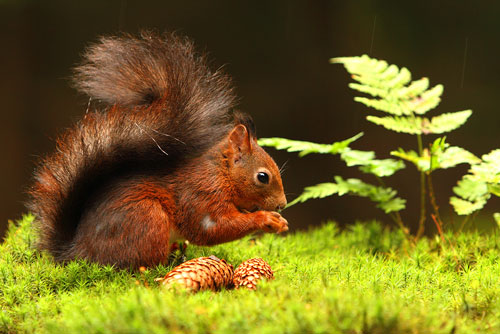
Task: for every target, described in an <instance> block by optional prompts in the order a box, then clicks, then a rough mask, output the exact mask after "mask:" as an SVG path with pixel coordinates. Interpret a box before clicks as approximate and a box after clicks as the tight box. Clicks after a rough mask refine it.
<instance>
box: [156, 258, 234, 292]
mask: <svg viewBox="0 0 500 334" xmlns="http://www.w3.org/2000/svg"><path fill="white" fill-rule="evenodd" d="M233 273H234V272H233V266H232V265H231V264H228V263H227V262H226V261H225V260H221V259H219V258H217V257H216V256H213V255H212V256H210V257H199V258H196V259H192V260H189V261H187V262H184V263H182V264H180V265H178V266H177V267H175V268H174V269H172V271H171V272H169V273H168V274H167V275H166V276H165V278H164V280H163V285H164V286H166V287H172V286H174V285H179V286H181V287H185V288H187V289H189V290H191V291H199V290H207V289H210V290H219V289H221V288H222V287H230V286H232V283H233Z"/></svg>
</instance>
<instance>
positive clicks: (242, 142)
mask: <svg viewBox="0 0 500 334" xmlns="http://www.w3.org/2000/svg"><path fill="white" fill-rule="evenodd" d="M229 143H230V145H231V147H232V149H233V152H234V154H235V160H239V159H240V158H241V155H243V154H246V153H251V152H252V143H251V140H250V134H249V133H248V130H247V128H246V127H245V126H244V125H243V124H238V125H236V126H235V127H234V128H233V129H232V130H231V132H230V133H229Z"/></svg>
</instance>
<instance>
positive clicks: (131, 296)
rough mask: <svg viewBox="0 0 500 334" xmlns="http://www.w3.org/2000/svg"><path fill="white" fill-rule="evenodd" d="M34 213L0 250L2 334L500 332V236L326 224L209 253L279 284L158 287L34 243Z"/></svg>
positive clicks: (193, 250) (143, 276)
mask: <svg viewBox="0 0 500 334" xmlns="http://www.w3.org/2000/svg"><path fill="white" fill-rule="evenodd" d="M31 219H32V218H31V217H25V218H24V219H23V220H22V221H20V222H18V223H17V224H11V226H10V229H9V233H8V236H7V238H6V240H5V242H4V243H3V244H1V245H0V307H1V311H0V333H15V332H21V333H23V332H37V333H45V332H48V333H63V332H64V333H110V332H114V333H158V332H169V333H211V332H217V333H247V332H248V333H250V332H253V333H279V332H285V333H477V332H480V333H500V299H499V297H500V264H499V258H500V255H499V254H500V252H499V244H500V237H499V236H498V235H497V234H491V235H478V234H475V233H467V234H461V235H459V236H458V237H451V236H449V240H447V241H446V242H442V241H440V240H439V239H438V238H436V239H424V240H422V241H420V242H419V243H418V244H417V245H415V246H412V245H409V244H408V243H407V242H406V241H405V240H404V237H403V236H402V235H401V234H400V233H399V232H391V231H388V230H385V229H383V228H382V227H381V226H380V225H378V224H376V223H366V224H356V225H353V226H352V227H351V228H349V229H348V230H346V231H342V232H340V231H339V229H338V228H337V227H336V226H335V224H333V223H329V224H325V225H324V226H322V227H321V228H316V229H312V230H310V231H308V232H300V233H295V234H290V235H288V236H286V237H279V236H276V235H265V236H263V237H261V238H257V239H255V240H254V239H250V238H245V239H243V240H240V241H236V242H233V243H229V244H225V245H220V246H217V247H211V248H202V247H194V246H190V247H188V251H187V257H188V258H194V257H198V256H205V255H209V254H214V255H216V256H218V257H220V258H224V259H226V260H228V261H229V262H230V263H232V264H233V265H235V266H236V265H238V264H239V263H240V262H242V261H243V260H245V259H248V258H251V257H256V256H260V257H262V258H264V259H265V260H266V261H268V262H269V263H270V265H271V267H272V268H273V269H274V270H275V277H276V279H275V280H273V281H270V282H263V283H262V284H260V285H259V289H258V290H257V291H245V290H242V289H240V290H227V291H221V292H211V291H205V292H201V293H198V294H192V293H187V292H174V291H165V290H163V289H161V288H160V287H159V286H158V283H156V282H155V281H154V279H155V278H157V277H161V276H163V275H165V273H166V272H167V271H169V269H170V267H161V266H160V267H157V268H153V269H149V270H147V271H146V272H144V273H140V272H131V271H127V270H123V271H116V270H114V269H113V268H111V267H103V266H98V265H95V264H89V263H86V262H84V261H75V262H71V263H69V264H67V265H65V266H62V265H57V264H54V263H53V261H52V260H51V258H50V257H49V256H47V255H46V254H40V253H39V252H37V251H35V250H34V249H33V248H32V247H33V242H34V238H35V236H34V233H33V231H31V228H30V226H31V224H30V222H31Z"/></svg>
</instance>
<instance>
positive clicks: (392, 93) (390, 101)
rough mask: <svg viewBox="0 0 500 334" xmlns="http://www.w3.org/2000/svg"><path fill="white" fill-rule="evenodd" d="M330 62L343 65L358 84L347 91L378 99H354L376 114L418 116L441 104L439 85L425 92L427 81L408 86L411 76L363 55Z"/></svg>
mask: <svg viewBox="0 0 500 334" xmlns="http://www.w3.org/2000/svg"><path fill="white" fill-rule="evenodd" d="M330 61H331V62H332V63H341V64H343V65H344V67H345V68H346V70H347V71H348V72H349V73H351V74H352V78H353V79H354V80H356V81H357V82H359V83H351V84H349V87H350V88H352V89H354V90H357V91H359V92H362V93H365V94H369V95H371V96H373V97H375V98H378V99H366V98H360V97H356V98H355V100H356V101H358V102H361V103H363V104H365V105H367V106H369V107H372V108H375V109H377V110H381V111H384V112H387V113H390V114H393V115H396V116H401V115H407V116H411V115H413V114H414V113H416V114H420V115H422V114H424V113H426V112H427V111H429V110H430V109H432V108H434V107H436V106H437V105H438V104H439V102H440V101H441V94H442V93H443V86H442V85H437V86H434V87H433V88H431V89H429V79H427V78H422V79H419V80H415V81H413V82H411V73H410V71H408V69H406V68H404V67H403V68H402V69H399V68H398V67H397V66H396V65H388V64H387V62H385V61H383V60H378V59H373V58H370V57H368V56H367V55H363V56H361V57H340V58H333V59H331V60H330Z"/></svg>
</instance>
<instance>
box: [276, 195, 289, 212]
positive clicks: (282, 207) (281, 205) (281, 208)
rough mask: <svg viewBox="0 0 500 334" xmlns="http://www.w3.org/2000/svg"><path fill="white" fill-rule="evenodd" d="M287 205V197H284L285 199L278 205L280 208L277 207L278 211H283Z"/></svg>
mask: <svg viewBox="0 0 500 334" xmlns="http://www.w3.org/2000/svg"><path fill="white" fill-rule="evenodd" d="M286 204H287V201H286V197H285V196H283V198H282V199H281V201H280V203H279V204H278V206H277V207H276V211H281V210H283V209H284V208H285V207H286Z"/></svg>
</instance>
